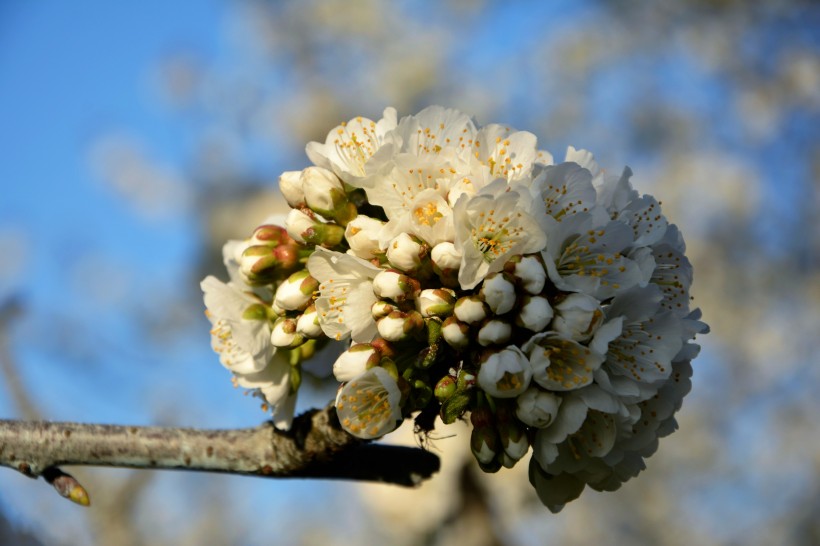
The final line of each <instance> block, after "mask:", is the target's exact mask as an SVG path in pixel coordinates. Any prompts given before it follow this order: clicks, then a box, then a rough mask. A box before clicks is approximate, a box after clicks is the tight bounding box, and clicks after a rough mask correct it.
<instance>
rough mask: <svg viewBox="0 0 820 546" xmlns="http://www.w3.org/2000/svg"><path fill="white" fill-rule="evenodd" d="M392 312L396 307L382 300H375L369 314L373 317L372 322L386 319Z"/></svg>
mask: <svg viewBox="0 0 820 546" xmlns="http://www.w3.org/2000/svg"><path fill="white" fill-rule="evenodd" d="M393 311H396V307H395V306H394V305H391V304H390V303H388V302H386V301H384V300H376V302H375V303H374V304H373V305H372V306H371V307H370V313H371V314H372V315H373V319H374V320H379V319H380V318H382V317H386V316H387V315H389V314H390V313H392V312H393Z"/></svg>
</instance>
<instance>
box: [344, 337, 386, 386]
mask: <svg viewBox="0 0 820 546" xmlns="http://www.w3.org/2000/svg"><path fill="white" fill-rule="evenodd" d="M380 359H381V357H380V356H379V352H378V351H377V350H376V349H375V348H374V347H373V346H372V345H370V344H369V343H356V344H354V345H351V346H350V348H349V349H348V350H346V351H345V352H343V353H342V354H340V355H339V358H337V359H336V362H334V363H333V376H334V377H335V378H336V380H337V381H339V382H340V383H344V382H345V381H350V380H351V379H353V378H354V377H356V376H357V375H361V374H363V373H364V372H365V371H366V370H367V369H369V368H372V367H374V366H377V365H378V364H379V360H380Z"/></svg>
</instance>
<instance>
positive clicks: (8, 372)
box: [0, 298, 40, 419]
mask: <svg viewBox="0 0 820 546" xmlns="http://www.w3.org/2000/svg"><path fill="white" fill-rule="evenodd" d="M22 314H23V307H22V305H21V304H20V301H19V300H18V299H16V298H10V299H8V300H6V301H5V302H3V303H2V304H0V371H2V374H3V378H4V380H5V381H4V383H5V384H6V389H7V390H8V391H9V394H10V395H11V398H12V400H13V401H14V405H15V406H17V408H18V409H19V410H20V414H21V415H22V416H23V418H24V419H38V418H40V412H39V411H38V410H37V406H36V405H35V404H34V402H33V401H32V399H31V397H30V396H29V395H28V392H27V391H26V388H25V386H24V385H23V381H22V380H21V379H20V374H19V373H18V372H17V366H16V365H15V363H14V358H13V356H12V354H11V341H10V336H9V326H10V325H11V323H12V322H13V321H14V320H16V319H18V318H19V317H20V316H21V315H22Z"/></svg>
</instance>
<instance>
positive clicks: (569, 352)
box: [202, 106, 708, 512]
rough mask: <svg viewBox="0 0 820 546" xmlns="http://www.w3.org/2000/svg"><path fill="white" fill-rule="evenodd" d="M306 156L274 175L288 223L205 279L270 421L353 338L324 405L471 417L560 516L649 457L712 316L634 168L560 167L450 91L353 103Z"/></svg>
mask: <svg viewBox="0 0 820 546" xmlns="http://www.w3.org/2000/svg"><path fill="white" fill-rule="evenodd" d="M306 151H307V155H308V157H309V158H310V159H311V161H312V162H313V165H312V166H309V167H307V168H306V169H304V170H302V171H288V172H285V173H283V174H282V175H281V177H280V179H279V184H280V190H281V193H282V195H283V196H284V197H285V199H286V201H287V202H288V204H289V205H290V206H291V207H292V210H291V211H290V213H289V214H288V215H287V217H286V218H284V219H283V220H281V221H279V222H278V223H283V224H284V228H280V227H277V226H276V225H273V224H276V223H277V222H275V221H272V220H270V219H269V220H266V221H265V223H264V224H263V225H262V226H260V227H259V228H258V229H257V230H256V231H255V232H254V233H253V235H252V236H251V237H249V238H248V239H247V240H245V241H231V242H229V243H228V244H226V245H225V249H224V252H223V253H224V261H225V265H226V268H227V269H228V274H229V276H230V281H229V282H228V283H223V282H221V281H218V280H216V279H215V278H213V277H208V278H206V279H205V280H204V281H203V282H202V288H203V291H204V292H205V303H206V306H207V307H208V316H209V319H210V320H211V323H212V346H213V348H214V350H215V351H216V352H217V353H219V358H220V361H221V362H222V364H223V365H224V366H225V367H226V368H228V369H229V370H231V372H232V373H233V375H234V377H235V381H236V383H237V384H238V385H240V386H243V387H245V388H249V389H252V390H254V392H255V393H257V394H258V395H259V396H262V397H264V398H265V400H266V401H267V402H268V404H269V405H270V406H272V407H273V411H274V413H273V416H274V421H275V422H276V423H277V426H287V424H289V422H290V421H289V419H290V418H292V415H293V407H294V403H295V400H296V393H297V391H298V389H299V386H300V384H301V377H302V374H303V373H304V372H303V370H302V365H303V363H304V362H305V361H307V360H309V359H311V358H312V357H313V355H314V353H315V352H316V351H317V350H318V349H319V348H320V347H322V346H323V345H324V344H325V342H326V341H327V340H328V339H330V340H345V343H349V345H348V346H347V350H345V351H344V352H342V353H341V354H340V356H339V357H338V358H337V359H336V360H335V362H334V363H333V365H332V374H333V376H334V377H335V378H336V380H338V381H339V382H340V383H341V385H340V388H339V390H338V394H337V398H336V413H337V415H338V417H339V421H340V423H341V425H342V427H343V428H344V430H346V431H347V432H349V433H350V434H353V435H355V436H357V437H359V438H362V439H375V438H379V437H381V436H383V435H384V434H387V433H388V432H390V431H392V430H394V429H395V428H396V427H397V426H399V424H400V423H401V422H402V420H403V419H404V418H406V417H408V416H411V415H418V416H420V417H432V416H433V415H434V414H435V413H437V414H438V416H439V417H440V419H441V421H443V422H444V423H445V424H451V423H454V422H456V421H462V422H469V423H470V426H471V427H472V430H471V435H470V448H471V451H472V452H473V454H474V456H475V457H476V460H477V461H478V464H479V466H480V467H481V468H482V469H483V470H484V471H486V472H495V471H497V470H499V469H500V468H501V467H502V466H503V467H512V466H513V465H515V464H516V462H517V461H518V460H520V459H522V458H523V457H524V456H526V454H527V453H528V452H529V450H530V447H531V448H532V458H531V459H530V462H529V477H530V482H531V483H532V485H533V487H534V488H535V491H536V493H537V495H538V497H539V499H540V500H541V501H542V503H543V504H544V505H545V506H546V507H547V508H548V509H550V510H551V511H554V512H557V511H559V510H561V509H562V508H563V506H564V505H565V504H566V503H568V502H570V501H572V500H573V499H575V498H576V497H578V496H579V495H580V494H581V493H582V492H583V490H584V489H585V488H586V487H587V486H589V487H591V488H593V489H596V490H599V491H611V490H614V489H617V488H618V487H619V486H620V485H621V484H622V483H623V482H625V481H626V480H628V479H630V478H632V477H635V476H636V475H637V474H638V473H639V472H640V471H641V470H642V469H643V468H644V466H645V462H644V459H645V458H647V457H649V456H650V455H651V454H652V453H653V452H654V450H655V449H656V448H657V445H658V439H659V438H661V437H663V436H665V435H667V434H670V433H671V432H672V431H674V429H675V427H676V421H675V413H676V412H677V411H678V410H679V409H680V407H681V404H682V401H683V397H684V396H685V395H686V393H687V392H688V391H689V388H690V386H691V383H690V377H691V374H692V365H691V362H692V359H694V358H695V357H696V356H697V354H698V351H699V346H698V345H697V344H696V343H694V342H693V341H694V340H695V338H696V336H697V335H698V334H704V333H707V332H708V326H707V325H706V324H705V323H704V322H702V321H701V315H700V311H699V310H698V309H692V308H691V307H690V306H691V300H690V288H691V285H692V279H693V267H692V264H691V263H690V262H689V260H688V259H687V257H686V246H685V244H684V241H683V237H682V235H681V232H680V230H679V229H678V228H677V226H675V225H674V224H672V223H670V222H669V221H668V220H667V218H666V217H665V215H664V213H663V212H662V210H661V204H660V202H659V201H658V200H656V199H655V198H654V197H653V196H651V195H642V194H640V193H639V192H638V191H636V190H635V189H634V188H633V187H632V183H631V181H630V177H631V175H632V172H631V170H630V169H629V168H625V169H623V170H622V171H620V174H614V173H615V172H617V171H610V170H607V169H604V168H602V167H601V166H599V165H598V163H597V162H596V160H595V158H594V156H593V155H592V153H590V152H589V151H587V150H583V149H576V148H573V147H569V148H568V149H567V151H566V154H565V156H564V161H563V162H557V163H556V162H555V161H554V159H553V156H552V154H550V153H549V152H547V151H545V150H540V149H539V148H538V142H537V139H536V137H535V135H533V134H532V133H529V132H527V131H518V130H515V129H514V128H511V127H507V126H504V125H498V124H489V125H484V126H481V125H479V124H477V123H476V121H475V120H473V119H472V118H471V117H470V116H468V115H466V114H464V113H463V112H459V111H458V110H454V109H448V108H444V107H440V106H431V107H429V108H425V109H424V110H422V111H421V112H419V113H418V114H415V115H409V116H404V117H402V118H401V119H399V118H398V115H397V113H396V111H395V110H394V109H392V108H388V109H386V110H385V111H384V115H383V117H382V118H381V119H379V120H371V119H367V118H364V117H356V118H353V119H351V120H350V121H348V122H345V123H342V124H340V125H338V126H337V127H335V128H334V129H332V130H331V131H330V132H329V133H328V135H327V137H326V138H325V140H324V141H323V142H312V143H310V144H308V145H307V149H306ZM348 340H349V341H348ZM327 367H328V369H327V371H326V374H325V375H328V376H329V375H330V371H331V370H330V366H329V365H328V366H327ZM427 422H432V420H428V419H425V418H417V419H416V426H418V427H419V428H420V429H421V430H422V432H425V433H429V432H431V430H432V429H431V428H428V427H432V425H429V424H425V423H427ZM445 433H446V432H445Z"/></svg>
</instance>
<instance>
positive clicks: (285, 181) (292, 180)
mask: <svg viewBox="0 0 820 546" xmlns="http://www.w3.org/2000/svg"><path fill="white" fill-rule="evenodd" d="M279 191H280V192H281V193H282V196H283V197H284V198H285V201H287V202H288V205H290V206H291V207H292V208H295V209H298V208H299V207H303V206H304V205H305V192H304V191H303V190H302V171H285V172H283V173H282V174H281V175H280V176H279Z"/></svg>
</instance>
